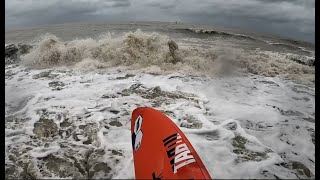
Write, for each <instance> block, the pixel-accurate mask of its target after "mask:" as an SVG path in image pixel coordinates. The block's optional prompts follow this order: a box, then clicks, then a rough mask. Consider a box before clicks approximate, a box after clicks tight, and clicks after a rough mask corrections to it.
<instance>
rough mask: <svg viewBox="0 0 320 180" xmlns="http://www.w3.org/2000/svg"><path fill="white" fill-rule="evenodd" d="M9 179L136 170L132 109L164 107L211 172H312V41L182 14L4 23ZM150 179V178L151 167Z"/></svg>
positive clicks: (250, 174)
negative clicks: (19, 51) (18, 51)
mask: <svg viewBox="0 0 320 180" xmlns="http://www.w3.org/2000/svg"><path fill="white" fill-rule="evenodd" d="M11 43H27V44H30V45H32V46H33V48H32V49H31V50H30V52H29V53H27V54H23V55H21V56H20V58H19V59H20V61H19V62H16V63H14V64H6V67H5V73H6V74H5V75H6V76H5V91H6V95H5V103H6V106H5V113H6V118H5V126H6V130H5V134H6V137H5V145H6V150H5V155H6V157H5V159H6V160H5V162H6V177H8V178H86V179H91V178H134V167H133V157H132V147H131V135H130V117H131V112H132V110H134V109H135V108H136V107H139V106H151V107H154V108H156V109H158V110H161V111H163V112H164V113H165V114H166V115H167V116H169V117H170V118H171V119H172V120H173V121H174V122H175V123H176V124H177V125H178V126H179V127H180V128H181V130H182V131H183V132H184V133H185V134H186V136H187V137H188V138H189V140H190V142H191V143H192V144H193V146H194V147H195V149H196V150H197V152H198V154H199V156H200V157H201V159H202V161H203V162H204V164H205V165H206V167H207V169H208V171H209V173H210V175H211V176H212V177H213V178H271V179H274V178H281V179H287V178H291V179H292V178H314V174H315V146H314V138H315V137H314V133H315V126H314V123H315V117H314V113H315V99H314V96H315V90H314V88H315V86H314V78H315V74H314V66H313V65H312V64H313V62H314V60H315V58H314V45H312V44H309V43H306V42H299V41H294V40H286V39H280V38H277V37H273V36H271V35H262V34H256V33H249V32H240V31H236V30H227V29H219V28H214V27H209V26H201V27H199V26H196V25H188V24H179V23H178V24H175V23H156V22H153V23H142V22H141V23H126V24H85V23H82V24H63V25H52V26H42V27H35V28H28V29H22V30H14V31H10V32H6V44H11ZM150 178H151V177H150Z"/></svg>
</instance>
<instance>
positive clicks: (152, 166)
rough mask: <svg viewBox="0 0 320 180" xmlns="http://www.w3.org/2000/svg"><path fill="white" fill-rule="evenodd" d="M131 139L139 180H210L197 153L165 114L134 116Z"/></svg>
mask: <svg viewBox="0 0 320 180" xmlns="http://www.w3.org/2000/svg"><path fill="white" fill-rule="evenodd" d="M131 137H132V148H133V158H134V168H135V177H136V179H211V177H210V175H209V173H208V171H207V169H206V168H205V166H204V164H203V163H202V161H201V159H200V157H199V156H198V154H197V152H196V151H195V149H194V148H193V147H192V145H191V143H190V142H189V141H188V139H187V138H186V136H185V135H184V134H183V132H182V131H181V130H180V129H179V128H178V127H177V126H176V124H175V123H174V122H173V121H172V120H171V119H170V118H168V117H167V116H166V115H165V114H163V113H162V112H160V111H158V110H155V109H153V108H150V107H139V108H136V109H135V110H134V111H133V112H132V117H131Z"/></svg>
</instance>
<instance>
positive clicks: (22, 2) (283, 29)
mask: <svg viewBox="0 0 320 180" xmlns="http://www.w3.org/2000/svg"><path fill="white" fill-rule="evenodd" d="M5 15H6V17H5V19H6V22H5V26H6V30H10V29H12V28H21V27H30V26H34V25H43V24H56V23H66V22H81V21H83V22H90V21H92V22H95V21H106V22H110V21H113V22H114V21H170V22H175V21H179V22H186V23H195V24H209V25H213V26H217V27H226V28H228V27H230V28H240V29H245V30H249V31H256V32H266V33H271V34H275V35H280V36H287V37H291V38H294V39H302V40H305V41H309V42H314V32H315V1H314V0H6V1H5Z"/></svg>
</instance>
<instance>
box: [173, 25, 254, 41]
mask: <svg viewBox="0 0 320 180" xmlns="http://www.w3.org/2000/svg"><path fill="white" fill-rule="evenodd" d="M179 30H181V31H186V32H192V33H197V34H209V35H219V36H228V37H235V38H240V39H248V40H254V41H259V40H258V39H256V38H254V37H251V36H248V35H244V34H233V33H229V32H223V31H217V30H209V29H202V28H185V29H179Z"/></svg>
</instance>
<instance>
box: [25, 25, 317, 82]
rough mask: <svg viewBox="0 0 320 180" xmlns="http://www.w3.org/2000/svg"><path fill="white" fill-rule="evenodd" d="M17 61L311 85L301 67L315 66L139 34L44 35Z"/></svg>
mask: <svg viewBox="0 0 320 180" xmlns="http://www.w3.org/2000/svg"><path fill="white" fill-rule="evenodd" d="M221 43H223V42H221ZM297 58H298V60H296V59H297ZM21 60H22V63H23V64H25V65H29V66H33V67H38V68H48V67H53V66H65V65H67V66H72V67H76V68H82V69H97V68H108V67H117V66H124V67H126V68H128V69H144V68H153V69H157V71H160V72H159V73H167V72H176V71H181V72H183V73H187V74H193V75H221V74H238V73H241V74H248V73H252V74H257V75H263V76H271V77H273V76H277V75H280V76H283V77H285V78H289V79H302V80H309V81H314V66H312V65H308V63H303V62H305V61H306V60H308V61H312V60H313V61H314V57H306V56H303V57H300V56H297V55H295V54H290V53H278V52H272V51H261V50H260V49H256V50H254V51H252V50H244V49H236V48H226V47H222V46H221V47H210V48H203V47H195V46H192V45H191V46H189V45H188V46H185V45H183V44H180V47H179V46H178V44H177V43H176V42H175V41H173V40H172V39H170V38H169V37H168V36H165V35H162V34H159V33H155V32H154V33H145V32H142V31H141V30H139V29H138V30H137V31H135V32H128V33H125V34H124V35H123V36H118V37H113V36H112V35H111V34H110V33H108V34H105V35H102V36H100V37H99V38H98V39H92V38H87V39H75V40H72V41H68V42H65V41H62V40H61V39H60V38H58V37H56V36H55V35H52V34H46V35H43V36H41V37H40V38H39V40H38V42H37V43H36V44H35V45H34V47H33V48H32V49H31V51H30V52H29V53H28V54H25V55H23V56H21ZM311 64H312V63H311Z"/></svg>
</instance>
